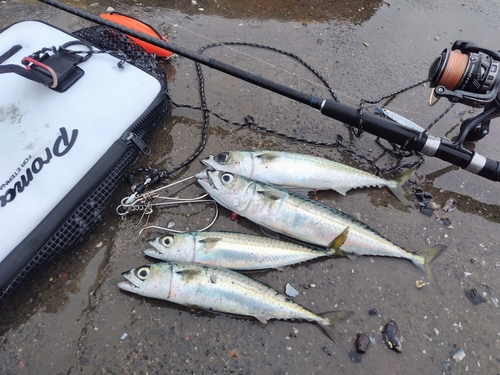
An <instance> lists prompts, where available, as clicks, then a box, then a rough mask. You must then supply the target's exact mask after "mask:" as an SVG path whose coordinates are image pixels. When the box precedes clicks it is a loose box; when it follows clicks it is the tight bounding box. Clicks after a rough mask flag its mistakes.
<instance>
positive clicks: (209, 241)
mask: <svg viewBox="0 0 500 375" xmlns="http://www.w3.org/2000/svg"><path fill="white" fill-rule="evenodd" d="M221 240H222V238H221V237H205V238H204V239H203V240H201V241H199V242H200V243H201V244H203V245H204V247H205V248H206V249H208V250H210V249H212V248H214V247H215V246H216V245H217V243H219V241H221Z"/></svg>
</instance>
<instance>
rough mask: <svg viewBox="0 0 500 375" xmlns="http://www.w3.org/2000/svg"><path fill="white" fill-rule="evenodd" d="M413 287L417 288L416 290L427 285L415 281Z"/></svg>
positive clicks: (420, 281)
mask: <svg viewBox="0 0 500 375" xmlns="http://www.w3.org/2000/svg"><path fill="white" fill-rule="evenodd" d="M415 285H416V286H417V288H418V289H421V288H423V287H424V286H426V285H427V283H425V282H423V281H422V280H417V281H415Z"/></svg>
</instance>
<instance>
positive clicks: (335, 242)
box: [328, 227, 349, 250]
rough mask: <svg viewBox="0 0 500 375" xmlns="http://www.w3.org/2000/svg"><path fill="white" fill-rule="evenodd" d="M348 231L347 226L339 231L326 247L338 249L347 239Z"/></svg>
mask: <svg viewBox="0 0 500 375" xmlns="http://www.w3.org/2000/svg"><path fill="white" fill-rule="evenodd" d="M348 233H349V227H347V228H346V229H344V231H343V232H342V233H340V234H339V235H338V236H337V237H335V239H334V240H333V241H332V242H330V243H329V244H328V249H335V250H339V249H340V247H341V246H342V245H343V244H344V243H345V241H346V240H347V234H348Z"/></svg>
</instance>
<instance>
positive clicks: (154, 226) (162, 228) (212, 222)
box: [139, 199, 219, 235]
mask: <svg viewBox="0 0 500 375" xmlns="http://www.w3.org/2000/svg"><path fill="white" fill-rule="evenodd" d="M197 202H199V203H201V202H207V203H208V202H209V203H214V204H215V215H214V218H213V219H212V221H211V222H210V223H209V224H208V225H207V226H206V227H204V228H201V229H197V230H196V231H198V232H203V231H205V230H208V229H210V227H211V226H212V225H214V223H215V222H216V220H217V218H218V217H219V205H218V204H217V202H215V201H214V200H212V199H205V200H198V201H197ZM149 229H159V230H163V231H166V232H171V233H187V232H191V231H192V230H190V229H189V230H176V229H171V228H165V227H160V226H157V225H150V226H148V227H144V228H142V229H141V230H140V231H139V235H141V234H142V232H144V231H146V230H149Z"/></svg>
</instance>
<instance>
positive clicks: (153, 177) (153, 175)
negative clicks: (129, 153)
mask: <svg viewBox="0 0 500 375" xmlns="http://www.w3.org/2000/svg"><path fill="white" fill-rule="evenodd" d="M125 8H127V7H125ZM129 9H130V8H129ZM134 11H135V12H136V13H141V14H144V15H146V16H148V17H149V15H148V14H147V13H146V12H144V11H143V10H141V9H136V10H134ZM151 18H153V19H157V20H160V18H158V17H156V16H152V17H151ZM161 21H162V22H163V23H167V24H171V25H172V26H174V27H178V28H180V29H182V30H183V31H185V32H189V33H190V34H193V35H196V36H198V37H200V38H203V39H206V40H212V39H210V38H208V37H206V36H204V35H200V34H198V33H196V32H194V31H191V30H189V29H186V28H184V27H182V26H179V25H178V24H173V23H172V22H170V21H166V20H164V19H161ZM236 45H240V46H250V47H256V48H265V49H269V50H271V51H274V52H278V53H280V54H284V55H286V56H289V57H291V58H293V59H295V60H296V61H297V62H299V63H300V64H302V65H303V66H305V67H306V68H307V69H308V70H310V71H311V72H313V73H314V74H315V76H316V77H317V78H318V79H319V80H320V81H321V82H322V84H323V85H320V84H319V83H317V82H313V81H311V80H309V79H306V78H304V77H302V76H299V75H297V74H294V73H292V72H290V71H288V70H286V69H282V68H280V67H277V66H275V65H273V64H271V63H268V62H266V61H263V60H261V59H258V58H255V57H254V56H252V55H249V54H247V53H243V52H241V51H239V50H237V49H235V48H233V46H236ZM215 46H221V47H224V48H229V49H230V50H232V51H234V52H235V53H237V54H241V55H244V56H246V57H248V58H250V59H253V60H255V61H259V62H263V63H265V64H266V65H268V66H272V67H274V68H275V69H277V70H279V71H281V72H284V73H285V74H289V75H292V76H294V77H296V78H299V79H301V80H303V81H306V82H308V83H309V84H311V85H314V86H321V87H323V88H326V89H327V90H328V91H329V92H330V94H331V96H332V98H333V99H334V101H337V102H339V100H338V97H337V96H336V94H335V92H334V91H333V89H332V88H331V86H330V85H329V84H328V82H327V81H326V79H324V78H323V77H322V76H321V75H320V74H319V73H318V72H317V71H316V70H315V69H313V68H312V67H311V66H310V65H308V64H307V63H305V61H303V60H302V59H300V58H299V57H298V56H297V55H294V54H291V53H288V52H285V51H283V50H280V49H277V48H273V47H268V46H263V45H259V44H255V43H243V42H228V43H214V44H211V45H208V46H205V47H202V49H200V50H199V51H198V54H202V53H203V51H204V50H206V49H208V48H211V47H215ZM196 67H197V71H198V76H199V81H200V96H201V101H202V103H201V106H200V107H194V106H191V105H183V104H177V103H175V102H174V101H173V100H171V101H172V104H173V105H174V106H176V107H179V108H180V107H184V108H186V107H187V108H193V109H199V110H201V111H203V116H204V125H203V132H202V140H201V142H200V144H199V146H198V148H197V149H196V150H195V152H194V153H193V154H192V155H191V156H190V157H189V158H188V159H187V160H185V161H184V162H182V163H181V164H180V165H178V166H177V167H175V168H173V169H172V170H170V171H167V170H163V171H157V170H151V169H148V168H141V169H140V170H136V171H134V172H133V173H132V174H130V176H129V178H130V179H131V183H132V178H133V175H134V174H135V173H137V171H141V172H148V173H149V176H148V177H147V179H146V181H148V182H145V183H144V184H141V185H142V187H143V188H145V187H146V185H148V183H154V182H159V181H161V180H164V179H167V178H169V177H171V176H172V175H173V174H175V173H177V172H178V171H180V170H181V169H183V168H184V167H186V166H187V165H189V164H190V163H191V162H192V161H194V160H195V159H196V158H197V157H198V156H199V155H200V154H201V152H202V151H203V149H204V147H205V145H206V142H207V138H208V129H209V114H213V115H215V116H216V117H218V118H219V119H221V120H222V121H226V122H227V123H230V124H232V125H238V126H252V127H255V128H256V129H258V130H261V131H265V132H268V133H270V134H273V135H277V136H280V137H284V138H286V139H288V140H290V141H299V142H303V143H308V144H312V145H319V146H327V147H338V146H341V147H342V148H343V149H344V150H346V151H347V152H348V153H350V154H351V155H355V156H357V157H358V158H360V159H363V160H365V161H367V162H369V163H370V164H371V165H372V166H373V167H374V168H375V169H376V170H377V173H378V174H382V173H384V172H388V171H392V170H395V169H398V168H404V167H405V166H406V165H405V166H401V165H399V166H393V167H389V168H384V169H382V168H380V167H378V166H377V164H376V162H375V161H374V160H373V159H371V158H368V157H366V156H364V155H361V154H359V153H356V152H355V151H354V150H352V149H350V148H349V147H347V146H346V145H344V144H343V143H342V139H341V138H340V137H337V140H336V141H335V142H319V141H312V140H308V139H305V138H299V137H293V136H289V135H287V134H285V133H282V132H278V131H276V130H273V129H269V128H266V127H263V126H261V125H259V124H257V123H255V121H254V119H253V117H252V116H247V117H246V118H245V122H243V123H236V122H232V121H228V120H226V119H225V118H224V117H223V116H222V115H218V114H216V113H215V112H214V111H212V110H210V109H209V108H208V107H207V102H206V98H205V86H204V80H203V73H202V70H201V64H200V63H198V62H197V63H196ZM423 82H425V81H420V82H417V83H414V84H412V85H410V86H408V87H405V88H403V89H401V90H398V91H395V92H393V93H391V94H389V95H385V96H382V97H380V98H379V99H377V100H365V99H361V100H360V102H359V107H358V118H360V124H359V130H358V131H356V130H355V127H353V126H349V128H350V129H351V131H352V132H353V133H354V134H355V135H356V136H358V137H359V136H360V135H361V133H362V123H361V117H362V114H363V111H365V110H366V108H365V104H366V103H368V104H371V103H378V102H380V101H381V100H383V99H386V98H390V97H394V96H395V95H397V94H399V93H401V92H403V91H407V90H409V89H411V88H414V87H416V86H418V85H420V84H422V83H423ZM346 96H347V97H350V96H348V95H346ZM351 98H352V97H351ZM170 99H171V98H170ZM378 143H379V144H380V142H378ZM392 146H393V149H392V150H391V151H390V154H391V155H392V156H396V158H398V159H399V160H401V159H402V158H403V157H408V156H411V155H413V154H414V153H413V152H410V153H408V152H405V150H404V149H403V148H402V147H400V146H397V145H395V144H393V145H392ZM382 148H383V149H384V150H386V151H388V150H389V149H387V148H384V147H382ZM417 154H419V153H417ZM420 159H421V160H420V162H421V161H422V159H423V157H422V156H421V157H420ZM408 165H414V163H411V164H408Z"/></svg>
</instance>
